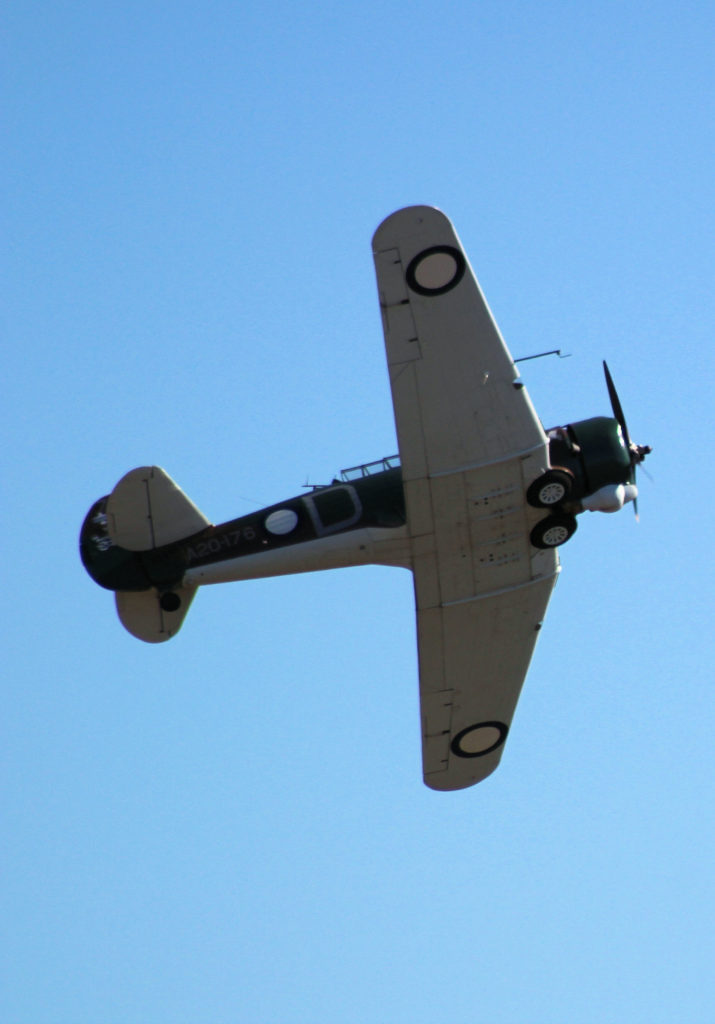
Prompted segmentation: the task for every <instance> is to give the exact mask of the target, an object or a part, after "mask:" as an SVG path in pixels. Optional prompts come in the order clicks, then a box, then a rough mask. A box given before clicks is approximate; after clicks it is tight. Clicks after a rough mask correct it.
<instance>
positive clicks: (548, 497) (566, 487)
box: [526, 469, 573, 508]
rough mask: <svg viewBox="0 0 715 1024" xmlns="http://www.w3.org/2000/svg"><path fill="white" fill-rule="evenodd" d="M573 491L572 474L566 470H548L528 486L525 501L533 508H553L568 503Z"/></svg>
mask: <svg viewBox="0 0 715 1024" xmlns="http://www.w3.org/2000/svg"><path fill="white" fill-rule="evenodd" d="M572 491H573V474H571V473H569V471H568V470H567V469H549V470H547V471H546V472H545V473H542V474H541V476H540V477H537V479H536V480H534V482H533V483H532V484H531V485H530V486H529V488H528V490H527V492H526V500H527V501H528V502H529V504H530V505H533V506H534V508H554V506H556V505H560V504H562V502H564V501H568V500H569V498H570V497H571V492H572Z"/></svg>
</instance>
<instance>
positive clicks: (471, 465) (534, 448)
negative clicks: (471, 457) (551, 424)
mask: <svg viewBox="0 0 715 1024" xmlns="http://www.w3.org/2000/svg"><path fill="white" fill-rule="evenodd" d="M543 448H544V446H543V444H542V443H541V441H539V443H538V444H534V445H531V446H530V447H529V448H522V449H521V451H517V452H509V454H508V455H503V456H500V457H499V458H496V459H482V460H480V461H478V462H468V463H466V464H465V465H463V466H454V467H452V468H450V469H441V470H439V472H437V473H429V474H428V476H429V478H430V479H431V480H435V479H437V477H441V476H451V475H452V474H453V473H466V472H468V471H469V470H470V469H483V468H484V467H485V466H499V465H501V464H502V463H504V462H514V461H516V460H517V459H522V458H525V457H526V456H527V455H533V453H534V452H541V451H543Z"/></svg>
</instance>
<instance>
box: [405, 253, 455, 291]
mask: <svg viewBox="0 0 715 1024" xmlns="http://www.w3.org/2000/svg"><path fill="white" fill-rule="evenodd" d="M430 256H449V257H450V258H451V259H452V260H453V261H454V270H453V271H452V274H451V277H449V278H448V279H447V280H446V281H444V282H443V283H442V284H437V285H434V286H432V285H429V284H420V282H419V280H418V278H417V275H418V273H419V270H420V267H421V266H422V263H423V262H424V261H425V260H426V259H429V257H430ZM466 267H467V263H466V260H465V259H464V256H463V254H462V253H461V252H460V251H459V249H455V248H454V246H453V245H433V246H431V247H430V248H429V249H423V250H422V252H418V253H417V255H416V256H415V257H414V259H412V260H410V264H409V266H408V268H407V273H406V274H405V277H406V279H407V283H408V285H409V286H410V288H411V289H412V291H413V292H417V294H418V295H444V293H445V292H448V291H451V289H452V288H454V287H456V285H458V284H459V282H460V281H461V280H462V277H463V276H464V271H465V270H466Z"/></svg>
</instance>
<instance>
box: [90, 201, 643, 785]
mask: <svg viewBox="0 0 715 1024" xmlns="http://www.w3.org/2000/svg"><path fill="white" fill-rule="evenodd" d="M373 255H374V260H375V269H376V275H377V287H378V293H379V301H380V308H381V312H382V325H383V331H384V337H385V345H386V351H387V363H388V369H389V376H390V386H391V391H392V400H393V406H394V414H395V424H396V429H397V441H398V447H399V456H391V457H388V458H383V459H380V460H377V461H375V462H368V463H365V464H362V465H359V466H354V467H351V468H349V469H346V470H343V471H342V472H341V473H340V475H339V476H338V477H336V478H335V479H334V480H333V481H332V483H330V484H329V485H326V486H313V487H312V489H311V490H310V491H309V492H307V493H303V494H299V495H297V496H295V497H292V498H288V499H287V500H286V501H281V502H278V503H276V504H274V505H271V506H269V507H268V508H264V509H261V510H260V511H257V512H251V513H250V514H248V515H244V516H240V517H239V518H237V519H233V520H231V521H230V522H226V523H222V524H220V525H218V526H214V525H212V524H211V523H210V521H209V520H208V519H207V518H206V517H205V516H204V515H203V513H202V512H200V511H199V509H198V508H197V507H196V506H195V505H194V504H193V503H192V502H191V501H190V500H189V498H188V497H187V496H186V495H185V494H184V493H183V491H182V490H181V489H180V488H179V487H178V486H177V484H176V483H174V481H173V480H172V479H171V477H169V476H168V474H167V473H165V472H164V470H163V469H161V468H159V467H158V466H144V467H140V468H138V469H133V470H132V471H131V472H129V473H127V474H126V476H124V477H122V479H121V480H120V481H119V482H118V483H117V485H116V486H115V488H114V489H113V491H112V492H111V494H109V495H106V496H105V497H103V498H100V499H99V501H97V502H95V503H94V505H92V507H91V509H90V511H89V513H88V514H87V516H86V518H85V521H84V524H83V526H82V530H81V535H80V552H81V558H82V561H83V563H84V566H85V568H86V570H87V572H88V573H89V575H90V576H91V577H92V579H94V580H95V581H96V582H97V583H98V584H99V585H100V586H101V587H104V588H105V589H108V590H112V591H114V593H115V600H116V607H117V612H118V614H119V618H120V620H121V622H122V624H123V625H124V626H125V627H126V629H127V630H128V631H129V632H130V633H131V634H133V635H134V636H135V637H138V638H139V639H141V640H144V641H147V642H149V643H160V642H162V641H166V640H168V639H169V638H170V637H172V636H174V635H175V633H176V632H177V631H178V629H179V627H180V626H181V624H182V622H183V619H184V616H185V615H186V613H187V611H188V608H189V605H190V604H191V601H192V600H193V598H194V596H195V594H196V591H197V590H198V588H199V587H201V586H206V585H208V584H213V583H227V582H230V581H234V580H248V579H255V578H259V577H266V576H280V575H284V574H290V573H301V572H312V571H315V570H319V569H337V568H342V567H346V566H355V565H367V564H377V565H391V566H400V567H404V568H407V569H410V570H411V571H412V573H413V577H414V591H415V605H416V617H417V645H418V657H419V693H420V712H421V715H420V717H421V727H422V767H423V777H424V782H425V783H426V785H427V786H429V787H430V788H432V789H435V790H456V789H462V788H464V787H467V786H471V785H474V784H475V783H478V782H480V781H482V780H483V779H485V778H486V777H487V776H488V775H490V774H491V773H492V772H493V771H494V769H495V768H496V767H497V765H498V764H499V761H500V759H501V756H502V752H503V748H504V742H505V740H506V738H507V734H508V732H509V729H510V726H511V722H512V719H513V716H514V711H515V707H516V703H517V700H518V698H519V694H520V691H521V688H522V684H523V682H524V679H525V677H526V673H527V670H528V667H529V663H530V660H531V657H532V654H533V651H534V647H535V644H536V640H537V636H538V633H539V630H540V629H541V625H542V623H543V621H544V616H545V613H546V607H547V604H548V602H549V598H550V595H551V592H552V589H553V587H554V584H555V582H556V579H557V576H558V573H559V571H560V563H559V557H558V553H557V548H559V547H560V546H561V545H562V544H564V543H565V542H566V541H567V540H568V539H569V538H570V537H572V536H573V534H574V532H575V530H576V526H577V520H576V517H577V516H578V515H579V514H581V513H582V512H584V511H586V510H590V511H601V512H615V511H618V510H620V509H621V508H623V507H624V505H626V504H629V503H632V504H633V506H634V508H636V514H637V494H638V490H637V487H636V467H637V466H638V465H639V464H640V463H641V462H642V461H643V459H644V458H645V457H646V455H647V454H648V453H649V452H650V451H651V449H650V447H648V446H643V445H638V444H635V443H634V442H632V441H631V438H630V435H629V433H628V428H627V426H626V420H625V417H624V415H623V409H622V407H621V403H620V401H619V398H618V395H617V393H616V389H615V386H614V383H613V380H612V378H611V374H610V372H609V370H608V367H607V365H606V364H605V362H604V372H605V378H606V386H607V390H608V394H609V397H610V401H611V407H612V411H613V416H612V417H607V416H597V417H593V418H590V419H585V420H581V421H579V422H576V423H571V424H568V425H565V426H558V427H555V428H552V429H549V430H544V428H543V427H542V425H541V422H540V421H539V418H538V417H537V415H536V413H535V411H534V408H533V406H532V404H531V401H530V399H529V396H528V394H527V391H526V388H525V387H524V385H523V383H522V381H521V379H520V377H519V373H518V370H517V367H516V365H515V361H514V359H513V358H512V356H511V355H510V353H509V350H508V349H507V347H506V345H505V343H504V341H503V339H502V337H501V334H500V333H499V329H498V327H497V325H496V323H495V320H494V318H493V316H492V314H491V312H490V310H489V307H488V306H487V303H486V301H485V299H484V296H483V295H482V292H481V290H480V287H479V284H478V282H477V279H476V277H475V276H474V273H473V271H472V269H471V267H470V265H469V263H468V261H467V257H466V255H465V253H464V250H463V248H462V245H461V243H460V241H459V239H458V237H457V234H456V232H455V229H454V227H453V226H452V224H451V222H450V221H449V220H448V218H447V217H446V216H445V215H444V214H443V213H442V212H441V211H439V210H437V209H435V208H433V207H429V206H412V207H407V208H405V209H402V210H398V211H397V212H395V213H393V214H391V215H390V216H389V217H387V218H386V220H384V221H383V222H382V224H380V226H379V227H378V229H377V231H376V232H375V235H374V237H373Z"/></svg>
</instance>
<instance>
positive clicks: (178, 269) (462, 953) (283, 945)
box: [0, 0, 715, 1024]
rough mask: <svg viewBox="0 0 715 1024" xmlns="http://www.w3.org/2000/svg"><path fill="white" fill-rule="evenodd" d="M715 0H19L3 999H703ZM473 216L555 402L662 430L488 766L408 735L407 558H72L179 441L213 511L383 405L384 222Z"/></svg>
mask: <svg viewBox="0 0 715 1024" xmlns="http://www.w3.org/2000/svg"><path fill="white" fill-rule="evenodd" d="M714 37H715V9H714V8H713V6H712V4H709V3H704V2H703V3H699V2H684V3H683V2H678V3H674V2H658V0H654V2H652V3H650V4H648V5H643V4H642V3H635V2H631V0H619V2H610V0H605V2H599V3H595V2H591V0H584V2H581V3H578V4H576V3H567V2H549V0H546V2H544V3H539V4H535V3H533V4H532V3H519V2H514V0H500V2H491V0H490V2H482V0H479V2H471V3H467V2H445V3H443V4H441V5H437V4H434V3H426V2H421V0H420V2H415V3H405V2H389V0H380V2H379V3H378V2H376V0H362V2H361V3H360V4H355V3H346V4H342V5H340V4H337V3H330V4H328V3H315V2H306V3H302V4H297V3H288V2H285V0H274V2H271V3H270V4H269V3H258V2H256V0H243V2H241V3H229V2H226V0H216V2H211V0H208V2H205V3H202V4H198V3H195V4H192V3H187V2H181V0H179V2H175V3H160V2H154V0H148V2H147V0H142V2H141V3H140V2H137V0H124V2H123V3H121V4H119V3H111V4H110V3H107V2H94V3H88V2H81V0H78V2H64V0H53V2H52V3H50V2H33V0H24V2H21V3H15V4H10V5H8V6H6V9H5V11H4V13H3V15H2V46H3V51H4V52H3V54H2V59H1V61H0V63H1V64H2V67H3V69H4V70H3V78H4V86H3V94H4V103H3V107H4V129H3V136H4V141H3V145H2V155H1V156H0V159H1V160H2V165H1V173H2V194H3V202H2V207H3V219H4V228H3V235H4V238H5V243H6V244H5V245H4V246H3V255H2V261H3V291H4V296H3V303H2V305H3V310H4V312H3V314H2V321H3V326H2V333H3V364H4V365H3V374H2V392H1V395H2V402H1V403H0V417H1V418H2V429H3V436H4V439H5V442H4V444H3V453H2V493H3V501H2V523H3V536H4V537H5V542H4V553H3V564H4V577H5V585H4V588H3V594H2V597H1V598H0V602H1V603H2V624H3V632H4V641H3V657H2V679H3V684H2V687H3V696H2V704H3V712H2V731H3V734H4V737H3V740H2V760H3V767H2V784H1V785H2V802H3V809H2V835H3V842H2V865H1V871H0V876H1V879H2V890H3V906H2V910H1V913H0V918H1V920H2V930H3V931H2V950H1V955H0V972H1V974H2V976H1V977H0V991H1V992H2V995H0V1017H1V1018H2V1020H3V1022H7V1024H95V1022H100V1021H101V1022H102V1024H146V1022H152V1024H202V1022H212V1024H233V1022H236V1024H316V1022H319V1021H330V1022H334V1024H368V1022H370V1024H371V1022H380V1024H434V1022H437V1021H450V1020H453V1021H472V1022H479V1024H481V1022H485V1024H486V1022H489V1024H532V1022H533V1024H547V1022H548V1024H596V1022H598V1024H604V1022H605V1024H608V1022H621V1021H628V1022H629V1024H640V1022H643V1024H646V1022H647V1024H661V1022H677V1024H689V1022H706V1021H711V1020H712V1013H713V1009H712V1007H713V1000H714V998H715V975H714V974H713V970H712V963H713V952H714V951H713V924H712V922H713V915H714V913H715V894H714V892H713V873H712V862H713V833H714V831H715V813H714V811H713V807H714V804H715V800H714V797H715V793H714V792H713V763H714V760H715V758H714V756H713V727H714V726H715V714H714V711H713V700H712V684H713V669H712V661H713V657H712V632H713V631H712V612H711V606H712V578H713V556H712V540H711V532H712V508H713V503H714V501H715V493H714V490H715V489H714V487H713V477H712V473H711V471H710V469H709V462H710V460H711V459H712V451H713V443H714V442H715V436H714V433H715V432H714V430H713V425H712V422H711V417H712V412H711V410H712V402H713V399H712V393H713V385H714V384H715V373H714V359H713V345H712V339H713V322H714V320H715V316H714V313H715V299H714V297H713V296H714V289H713V257H714V255H715V253H714V252H713V249H714V247H715V246H714V239H715V223H714V221H715V218H714V216H713V181H714V180H715V166H714V164H715V161H714V160H713V124H714V123H715V110H714V109H713V107H714V106H715V99H714V97H715V74H714V72H713V38H714ZM412 203H428V204H432V205H436V206H439V207H440V208H442V209H443V210H444V211H445V212H446V213H447V214H448V216H450V218H451V219H452V220H453V222H454V224H455V226H456V228H457V231H458V233H459V235H460V237H461V239H462V241H463V243H464V246H465V249H466V251H467V253H468V255H469V257H470V260H471V262H472V265H473V266H474V268H475V271H476V273H477V275H478V277H479V279H480V282H481V284H482V287H483V290H484V292H485V294H486V296H487V299H488V301H489V303H490V306H491V308H492V310H493V312H494V314H495V316H496V319H497V321H498V323H499V325H500V328H501V330H502V333H503V334H504V337H505V339H506V341H507V344H508V345H509V347H510V349H511V351H512V353H513V354H514V356H517V357H518V356H523V355H529V354H531V353H534V352H540V351H543V350H544V349H550V348H561V349H562V350H563V352H565V353H570V354H571V358H569V359H562V360H558V359H556V358H553V357H552V358H550V359H545V360H540V361H537V362H532V363H526V364H524V366H523V367H522V371H523V376H524V379H525V381H526V384H527V386H528V388H529V392H530V395H531V398H532V400H533V402H534V405H535V407H536V409H537V411H538V413H539V415H540V416H541V418H542V421H543V422H544V423H545V425H547V426H553V425H555V424H559V423H566V422H569V421H572V420H576V419H582V418H584V417H586V416H591V415H598V414H607V413H608V412H609V406H608V399H607V394H606V389H605V386H604V382H603V376H602V371H601V360H602V359H603V358H606V359H607V360H608V362H609V365H610V368H611V371H612V373H613V376H614V378H615V381H616V385H617V387H618V389H619V392H620V396H621V400H622V402H623V405H624V408H625V412H626V416H627V419H628V424H629V427H630V430H631V433H632V435H633V437H634V438H635V439H636V440H638V441H640V442H641V443H647V444H651V445H652V446H653V448H654V451H653V455H652V456H651V457H650V459H649V469H650V472H651V474H652V476H653V477H654V480H653V482H651V481H649V480H647V479H644V477H643V476H641V478H640V482H641V485H642V486H641V502H640V511H641V522H640V524H636V522H635V520H634V517H633V515H632V513H631V512H630V510H628V509H627V510H626V511H624V512H623V513H622V514H621V515H616V516H601V515H592V514H588V515H586V516H584V517H583V519H582V520H581V525H580V529H579V532H578V534H577V536H576V537H575V538H574V539H573V540H572V541H571V542H570V543H569V544H568V545H567V546H566V547H565V548H564V549H563V551H562V564H563V571H562V574H561V578H560V581H559V583H558V586H557V588H556V591H555V593H554V597H553V600H552V602H551V605H550V608H549V613H548V617H547V621H546V624H545V627H544V630H543V631H542V633H541V637H540V640H539V644H538V647H537V650H536V654H535V657H534V660H533V663H532V667H531V670H530V673H529V676H528V678H527V682H526V685H525V687H524V691H523V695H522V698H521V701H520V704H519V707H518V709H517V714H516V717H515V720H514V723H513V727H512V731H511V735H510V739H509V743H508V745H507V747H506V750H505V754H504V757H503V760H502V764H501V767H500V768H499V769H498V771H497V772H496V773H495V774H494V775H493V776H492V777H491V778H489V779H488V780H487V781H486V782H484V783H483V784H481V785H479V786H477V787H475V788H473V789H471V790H466V791H462V792H458V793H453V794H444V793H442V794H440V793H435V792H432V791H430V790H428V789H427V788H426V787H425V786H424V785H423V783H422V780H421V766H420V739H419V721H418V702H417V661H416V646H415V632H414V616H413V598H412V584H411V577H410V574H409V573H408V572H406V571H404V570H399V569H387V568H378V567H369V568H361V569H348V570H343V571H340V572H334V573H324V574H312V575H307V576H296V577H288V578H285V579H273V580H263V581H257V582H251V583H244V584H232V585H228V586H222V587H214V588H206V589H204V590H202V591H201V592H200V593H199V594H198V596H197V598H196V601H195V602H194V605H193V607H192V609H191V611H190V613H189V615H188V617H187V620H186V622H185V624H184V627H183V629H182V632H181V633H180V634H179V636H178V637H176V638H175V639H173V640H172V641H171V642H170V643H168V644H165V645H160V646H157V647H152V646H149V645H145V644H142V643H141V642H139V641H137V640H135V639H133V638H132V637H130V636H129V635H128V634H127V633H125V632H124V630H123V629H122V628H121V626H120V624H119V622H118V620H117V618H116V615H115V612H114V607H113V601H112V597H111V595H109V594H107V593H106V592H103V591H101V590H100V589H99V588H97V587H96V586H95V585H94V584H93V583H92V582H91V581H90V579H89V578H88V577H87V576H86V574H85V573H84V570H83V569H82V566H81V564H80V561H79V557H78V554H77V536H78V532H79V528H80V525H81V522H82V519H83V517H84V515H85V513H86V511H87V509H88V508H89V506H90V504H91V503H92V502H93V501H94V500H95V499H96V498H98V497H99V496H101V495H103V494H106V493H108V492H109V491H110V490H111V488H112V487H113V486H114V484H115V482H116V481H117V480H118V479H119V478H120V477H121V476H122V475H123V474H124V473H125V472H126V471H127V470H129V469H131V468H133V467H134V466H138V465H146V464H152V463H155V464H158V465H161V466H163V467H164V468H165V469H166V470H167V471H168V472H169V473H170V474H171V475H172V476H173V477H174V478H175V479H176V480H177V482H178V483H179V484H180V485H181V486H182V488H183V489H184V490H185V491H186V492H187V494H189V495H190V496H191V497H192V499H193V500H194V501H195V502H196V504H197V505H198V506H199V507H200V508H201V509H202V510H203V511H204V512H205V513H206V514H207V515H208V516H209V517H210V518H211V519H212V520H214V521H216V522H219V521H221V520H225V519H229V518H233V517H234V516H237V515H242V514H245V513H247V512H250V511H252V510H254V509H256V508H257V507H259V506H261V505H264V504H269V503H272V502H277V501H280V500H282V499H283V498H286V497H289V496H292V495H294V494H297V493H300V491H301V486H302V484H304V483H305V482H306V481H310V482H317V483H320V482H326V481H328V480H330V479H331V478H332V476H333V475H334V474H335V473H336V472H337V470H339V469H340V468H342V467H345V466H351V465H354V464H355V463H359V462H362V461H368V460H371V459H377V458H380V457H381V456H383V455H388V454H391V453H392V452H394V451H395V449H396V441H395V432H394V423H393V419H392V410H391V404H390V394H389V388H388V380H387V373H386V368H385V360H384V352H383V341H382V332H381V324H380V315H379V310H378V305H377V299H376V288H375V283H374V277H373V267H372V259H371V248H370V239H371V235H372V232H373V230H374V229H375V228H376V226H377V225H378V223H379V222H380V221H381V220H382V219H383V218H384V217H385V216H386V215H387V214H389V213H390V212H392V211H393V210H395V209H397V208H398V207H401V206H406V205H409V204H412Z"/></svg>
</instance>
